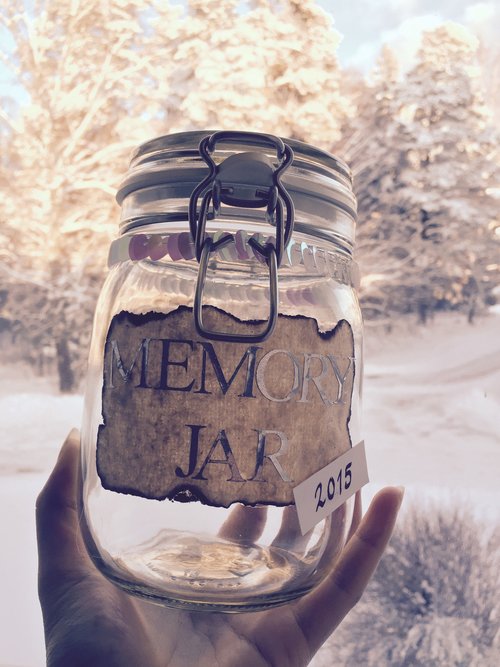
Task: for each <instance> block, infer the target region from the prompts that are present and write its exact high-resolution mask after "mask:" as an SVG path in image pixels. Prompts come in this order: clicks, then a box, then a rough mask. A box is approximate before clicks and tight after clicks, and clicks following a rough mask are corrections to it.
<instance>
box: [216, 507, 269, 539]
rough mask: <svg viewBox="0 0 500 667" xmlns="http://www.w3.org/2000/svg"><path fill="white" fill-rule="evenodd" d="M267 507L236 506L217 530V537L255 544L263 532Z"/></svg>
mask: <svg viewBox="0 0 500 667" xmlns="http://www.w3.org/2000/svg"><path fill="white" fill-rule="evenodd" d="M266 518H267V507H247V506H246V505H237V506H236V507H235V508H234V509H233V510H232V511H231V513H230V514H229V516H228V518H227V519H226V521H224V523H223V524H222V526H221V529H220V530H219V537H222V538H224V539H226V540H231V541H233V542H256V541H257V540H258V539H259V537H260V536H261V535H262V533H263V531H264V527H265V525H266Z"/></svg>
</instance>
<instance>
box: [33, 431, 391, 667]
mask: <svg viewBox="0 0 500 667" xmlns="http://www.w3.org/2000/svg"><path fill="white" fill-rule="evenodd" d="M79 450H80V442H79V435H78V432H77V431H76V430H73V431H72V432H71V433H70V435H69V436H68V438H67V439H66V441H65V443H64V445H63V447H62V449H61V452H60V454H59V458H58V460H57V463H56V465H55V468H54V470H53V471H52V474H51V475H50V477H49V479H48V481H47V483H46V485H45V487H44V489H43V490H42V492H41V493H40V495H39V497H38V501H37V537H38V554H39V586H38V587H39V596H40V603H41V607H42V612H43V621H44V628H45V641H46V648H47V665H48V667H193V666H194V665H196V666H197V667H215V666H216V667H234V666H236V665H237V666H238V667H269V666H271V665H277V666H279V667H292V666H293V667H300V666H303V665H307V664H308V663H309V661H310V660H311V658H312V657H313V655H314V654H315V653H316V651H317V650H318V649H319V647H320V646H321V645H322V643H323V642H324V641H325V640H326V639H327V638H328V636H329V635H330V634H331V633H332V632H333V631H334V629H335V628H336V627H337V626H338V625H339V623H340V622H341V621H342V619H343V618H344V616H346V614H347V613H348V612H349V611H350V610H351V609H352V607H353V606H354V605H355V604H356V602H357V601H358V600H359V598H360V597H361V594H362V593H363V591H364V589H365V587H366V585H367V583H368V581H369V580H370V577H371V576H372V574H373V572H374V570H375V568H376V566H377V564H378V561H379V560H380V557H381V556H382V553H383V551H384V549H385V547H386V545H387V542H388V541H389V538H390V536H391V534H392V531H393V528H394V524H395V521H396V516H397V513H398V510H399V506H400V504H401V500H402V490H400V489H398V488H393V487H387V488H385V489H383V490H382V491H380V492H379V493H378V494H377V495H376V496H375V498H374V499H373V501H372V503H371V505H370V507H369V509H368V511H367V513H366V515H365V517H364V518H363V519H362V520H361V503H360V497H359V494H358V496H357V497H356V504H355V510H354V514H355V517H354V522H353V529H352V530H351V535H350V539H349V542H348V544H347V546H346V547H345V549H344V550H343V552H342V554H341V556H340V557H339V558H338V560H336V562H335V563H332V570H331V572H330V573H329V574H328V576H327V577H326V579H325V580H324V581H323V582H322V583H321V584H320V585H319V587H318V588H316V589H315V590H314V591H313V592H311V593H309V594H308V595H306V596H305V597H303V598H301V599H299V600H296V601H294V602H291V603H288V604H286V605H284V606H281V607H277V608H273V609H270V610H268V611H261V612H250V613H239V614H223V613H214V612H188V611H182V610H179V609H171V608H164V607H160V606H157V605H153V604H151V603H148V602H146V601H143V600H142V599H140V598H135V597H132V596H130V595H128V594H127V593H125V592H123V591H122V590H120V589H119V588H117V587H116V586H114V585H113V584H112V583H110V582H109V581H108V580H107V579H106V578H105V577H104V576H103V575H101V573H100V572H99V571H98V570H97V569H96V568H95V566H94V564H93V563H92V561H91V559H90V557H89V556H88V555H87V552H86V549H85V545H84V543H83V539H82V536H81V533H80V527H79V522H78V510H77V480H78V465H79Z"/></svg>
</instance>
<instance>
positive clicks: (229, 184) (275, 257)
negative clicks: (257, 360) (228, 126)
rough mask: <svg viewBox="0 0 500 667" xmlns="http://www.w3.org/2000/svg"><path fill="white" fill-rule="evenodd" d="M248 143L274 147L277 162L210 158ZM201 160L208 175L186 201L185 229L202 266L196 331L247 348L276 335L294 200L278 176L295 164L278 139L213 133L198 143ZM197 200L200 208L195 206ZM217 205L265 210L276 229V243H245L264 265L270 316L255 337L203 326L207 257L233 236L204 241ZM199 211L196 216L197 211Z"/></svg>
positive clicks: (259, 155)
mask: <svg viewBox="0 0 500 667" xmlns="http://www.w3.org/2000/svg"><path fill="white" fill-rule="evenodd" d="M222 141H223V142H225V143H238V144H244V143H247V142H248V143H251V144H253V145H257V146H262V147H264V148H269V147H271V148H274V149H275V150H276V156H277V160H278V166H277V167H276V168H275V166H274V163H273V161H272V160H271V159H270V158H269V157H268V156H267V155H266V154H265V153H263V152H257V151H252V152H243V153H236V154H233V155H231V156H229V157H228V158H226V159H225V160H224V161H223V162H221V163H220V164H216V162H215V161H214V159H213V158H212V153H213V152H214V151H215V148H216V145H217V143H218V142H222ZM199 151H200V155H201V157H202V158H203V159H204V160H205V162H206V163H207V165H208V167H209V169H210V171H209V174H208V175H207V176H206V177H205V178H204V179H203V181H201V183H199V184H198V185H197V186H196V188H195V189H194V190H193V192H192V194H191V197H190V200H189V229H190V232H191V236H192V238H193V243H194V245H195V251H196V259H197V260H198V262H199V263H200V268H199V271H198V280H197V284H196V291H195V297H194V308H193V313H194V322H195V327H196V330H197V332H198V333H199V334H200V335H201V336H203V337H205V338H209V339H212V340H222V341H228V342H239V343H247V342H249V341H251V342H260V341H263V340H265V339H266V338H268V336H270V335H271V333H272V332H273V330H274V327H275V325H276V321H277V318H278V268H279V266H280V264H281V260H282V257H283V253H284V251H285V249H286V247H287V245H288V243H289V241H290V239H291V236H292V231H293V223H294V206H293V201H292V198H291V197H290V195H289V194H288V192H287V191H286V189H285V187H284V186H283V184H282V183H281V175H282V173H283V172H284V171H285V170H286V169H287V168H288V167H289V166H290V164H291V163H292V161H293V151H292V149H291V148H290V146H288V145H287V144H285V143H284V142H283V141H282V140H281V139H280V138H279V137H274V136H272V135H269V134H259V133H254V132H227V131H223V132H215V133H214V134H212V135H210V136H206V137H204V138H203V139H202V141H201V142H200V145H199ZM200 198H201V203H200V204H199V205H198V202H199V200H200ZM221 204H225V205H226V206H237V207H239V208H245V207H248V208H264V207H265V208H266V219H267V221H268V222H269V223H270V224H272V225H273V226H274V227H275V229H276V238H275V242H274V243H273V242H272V241H268V242H267V243H265V244H261V243H259V242H258V241H257V240H256V239H255V238H251V239H250V240H249V241H248V243H249V244H250V245H251V246H252V248H253V249H254V250H255V251H256V252H257V253H259V254H260V255H261V256H262V257H263V258H264V260H265V263H266V265H267V267H268V269H269V300H270V310H269V317H268V320H267V322H266V325H265V327H264V329H263V330H262V331H261V332H259V333H256V334H230V333H225V332H219V331H210V330H208V329H206V328H205V326H204V325H203V313H202V310H203V290H204V287H205V281H206V274H207V267H208V261H209V257H210V253H212V252H214V251H215V250H218V249H220V248H222V247H223V246H225V245H227V244H228V243H230V242H232V241H234V236H233V235H232V234H225V235H224V236H222V237H221V238H220V239H218V240H217V241H213V240H212V238H210V237H208V236H206V234H205V230H206V223H207V217H209V209H210V205H212V214H211V216H210V217H212V218H213V217H216V216H217V214H218V213H219V211H220V207H221ZM198 209H199V211H198Z"/></svg>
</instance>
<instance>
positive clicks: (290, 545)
mask: <svg viewBox="0 0 500 667" xmlns="http://www.w3.org/2000/svg"><path fill="white" fill-rule="evenodd" d="M310 537H311V533H310V532H308V533H306V534H305V535H302V533H301V530H300V524H299V518H298V516H297V509H296V508H295V505H290V506H289V507H285V508H284V509H283V515H282V518H281V526H280V529H279V531H278V534H277V535H276V537H275V538H274V540H273V542H272V544H271V546H272V547H275V548H278V549H286V550H287V551H294V552H295V553H302V552H303V550H304V547H305V546H306V544H307V542H308V541H309V538H310Z"/></svg>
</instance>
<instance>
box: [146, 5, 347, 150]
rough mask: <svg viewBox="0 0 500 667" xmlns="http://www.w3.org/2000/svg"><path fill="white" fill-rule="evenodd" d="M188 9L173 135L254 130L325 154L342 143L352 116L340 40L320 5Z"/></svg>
mask: <svg viewBox="0 0 500 667" xmlns="http://www.w3.org/2000/svg"><path fill="white" fill-rule="evenodd" d="M187 8H188V13H187V15H186V16H185V17H184V20H183V21H182V22H181V23H180V24H179V25H178V29H177V36H176V38H175V41H174V42H173V43H172V44H171V48H172V52H173V62H174V65H175V69H174V73H173V78H172V79H171V80H170V81H169V82H168V84H167V83H166V84H165V85H166V87H168V90H170V91H173V93H171V96H170V98H169V99H168V100H167V104H166V117H167V118H169V119H170V120H169V128H171V129H172V128H174V129H176V130H179V129H193V128H198V129H199V128H200V127H208V128H218V129H219V128H229V129H243V130H253V131H258V132H268V133H272V134H277V135H279V136H285V137H293V138H296V139H301V140H303V141H308V142H311V143H313V144H315V145H319V146H322V147H323V148H330V147H331V145H332V144H333V142H334V141H337V140H338V139H339V137H340V127H341V124H342V122H343V120H344V118H345V117H346V114H347V113H348V112H349V111H350V104H349V100H348V99H346V97H345V96H344V95H342V93H341V90H340V87H341V71H340V68H339V65H338V61H337V57H336V49H337V47H338V44H339V42H340V35H339V34H338V32H337V31H336V30H335V29H334V28H333V24H332V20H331V18H330V17H329V15H328V14H327V13H326V12H325V11H324V10H322V9H321V8H320V7H319V6H318V4H317V2H316V1H315V0H253V1H252V2H249V3H248V4H243V5H242V3H241V2H237V1H236V0H222V1H217V0H209V1H208V2H207V1H206V0H205V1H203V2H202V1H201V0H189V2H188V3H187ZM161 34H162V31H161V29H159V30H158V32H157V37H158V38H161ZM165 99H167V97H166V95H165Z"/></svg>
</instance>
